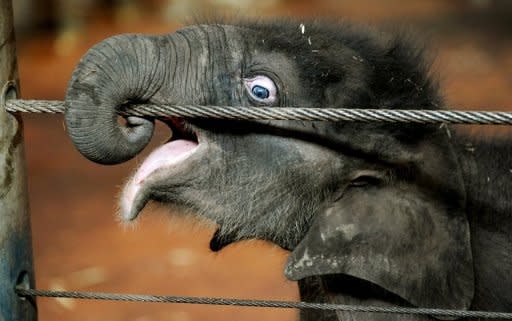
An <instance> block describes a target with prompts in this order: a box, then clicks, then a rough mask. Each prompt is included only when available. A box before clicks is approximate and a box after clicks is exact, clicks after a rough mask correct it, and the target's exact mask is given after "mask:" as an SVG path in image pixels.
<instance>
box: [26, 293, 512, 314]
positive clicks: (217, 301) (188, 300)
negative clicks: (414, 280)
mask: <svg viewBox="0 0 512 321" xmlns="http://www.w3.org/2000/svg"><path fill="white" fill-rule="evenodd" d="M16 292H17V293H18V295H20V296H24V297H35V296H40V297H52V298H69V299H86V300H109V301H130V302H153V303H183V304H208V305H228V306H245V307H261V308H284V309H316V310H337V311H345V312H366V313H388V314H409V315H429V316H434V317H457V318H461V317H465V318H485V319H506V320H512V313H508V312H487V311H466V310H447V309H425V308H403V307H380V306H360V305H345V304H331V303H310V302H294V301H272V300H245V299H226V298H210V297H185V296H166V295H140V294H117V293H98V292H67V291H47V290H34V289H24V288H16Z"/></svg>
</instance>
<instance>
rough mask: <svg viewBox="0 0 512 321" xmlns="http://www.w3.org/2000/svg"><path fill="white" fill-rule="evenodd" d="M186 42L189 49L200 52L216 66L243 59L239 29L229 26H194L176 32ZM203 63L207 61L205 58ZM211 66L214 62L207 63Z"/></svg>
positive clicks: (237, 62)
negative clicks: (195, 49) (198, 48)
mask: <svg viewBox="0 0 512 321" xmlns="http://www.w3.org/2000/svg"><path fill="white" fill-rule="evenodd" d="M176 33H177V34H180V35H182V36H183V37H185V38H186V39H187V41H188V45H189V46H190V47H200V50H201V51H202V52H203V53H204V54H205V55H206V56H205V57H209V58H210V59H213V60H214V61H217V64H219V65H221V64H228V63H230V62H231V63H235V64H236V65H238V64H239V62H240V61H241V60H242V57H243V49H244V48H243V47H244V46H243V41H242V33H241V30H240V28H238V27H236V26H231V25H206V24H203V25H194V26H189V27H185V28H182V29H180V30H178V31H176ZM220 58H222V59H220ZM205 62H207V59H206V58H205ZM209 63H210V64H212V66H213V65H214V62H212V61H209Z"/></svg>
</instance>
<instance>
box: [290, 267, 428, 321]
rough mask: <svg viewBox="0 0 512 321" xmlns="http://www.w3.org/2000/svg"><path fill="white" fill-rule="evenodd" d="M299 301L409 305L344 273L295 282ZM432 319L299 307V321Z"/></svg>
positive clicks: (374, 286) (401, 320) (415, 320)
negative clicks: (300, 308)
mask: <svg viewBox="0 0 512 321" xmlns="http://www.w3.org/2000/svg"><path fill="white" fill-rule="evenodd" d="M299 291H300V295H301V300H302V301H305V302H316V303H330V304H342V305H358V306H382V307H392V306H405V307H409V306H410V305H409V304H408V303H407V302H405V301H404V300H403V299H401V298H399V297H398V296H396V295H394V294H392V293H390V292H388V291H386V290H384V289H382V288H380V287H378V286H376V285H374V284H372V283H369V282H366V281H364V280H360V279H356V278H352V277H348V276H344V275H325V276H314V277H308V278H305V279H302V280H300V281H299ZM390 319H392V320H397V321H405V320H408V321H433V320H435V319H433V318H430V317H428V316H416V315H401V314H396V315H393V316H392V317H390V315H389V314H385V313H366V312H346V311H330V310H302V311H301V314H300V320H301V321H313V320H314V321H338V320H339V321H347V320H350V321H368V320H371V321H385V320H386V321H387V320H390Z"/></svg>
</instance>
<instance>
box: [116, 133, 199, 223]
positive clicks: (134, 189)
mask: <svg viewBox="0 0 512 321" xmlns="http://www.w3.org/2000/svg"><path fill="white" fill-rule="evenodd" d="M197 146H198V144H197V142H193V141H189V140H182V139H179V140H175V141H172V142H170V143H167V144H165V145H163V146H161V147H159V148H157V149H156V150H154V151H153V152H152V153H151V154H150V155H149V156H148V158H146V160H145V161H144V163H142V165H141V166H140V167H139V169H138V170H137V172H136V173H135V175H134V176H133V177H132V179H130V181H129V182H128V184H127V185H126V187H125V189H124V191H123V194H122V197H121V215H122V217H123V219H125V220H133V219H134V218H135V217H136V216H137V214H138V213H137V212H136V211H134V208H133V205H134V201H135V198H136V197H137V194H138V192H139V190H140V187H141V186H142V184H143V183H144V180H146V179H147V178H148V177H149V176H151V174H152V173H153V172H154V171H156V170H157V169H159V168H163V167H167V166H171V165H173V164H176V163H178V162H180V161H182V160H184V159H185V158H187V157H188V156H189V155H191V154H192V153H193V152H194V150H195V149H196V148H197Z"/></svg>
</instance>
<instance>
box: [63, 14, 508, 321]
mask: <svg viewBox="0 0 512 321" xmlns="http://www.w3.org/2000/svg"><path fill="white" fill-rule="evenodd" d="M130 102H134V103H144V102H147V103H156V104H159V103H166V104H198V105H230V106H253V107H254V108H258V107H261V106H274V107H281V106H309V107H316V108H324V107H330V108H365V107H368V106H372V107H382V108H389V109H400V108H425V109H438V108H442V106H443V99H442V97H441V96H440V94H439V90H438V87H437V85H436V83H435V81H433V80H432V78H431V77H430V76H429V73H428V64H427V63H426V62H425V60H424V59H423V56H422V52H421V50H418V49H417V47H415V46H414V45H411V43H409V41H407V40H406V39H404V37H403V36H392V35H384V34H381V33H377V32H375V31H372V30H369V29H366V28H363V27H360V26H357V27H355V26H350V25H345V24H330V23H322V22H307V23H300V22H295V21H277V22H258V23H255V22H243V23H238V24H220V23H211V24H205V25H195V26H189V27H186V28H184V29H181V30H178V31H177V32H175V33H173V34H169V35H163V36H143V35H120V36H116V37H113V38H110V39H107V40H105V41H103V42H101V43H99V44H98V45H96V46H95V47H93V48H92V49H90V50H89V52H88V53H87V54H86V55H85V56H84V57H83V58H82V60H81V62H80V64H79V65H78V67H77V68H76V70H75V72H74V74H73V77H72V79H71V82H70V84H69V89H68V92H67V97H66V104H67V111H66V124H67V129H68V131H69V134H70V136H71V138H72V140H73V142H74V144H75V146H76V147H77V148H78V150H79V151H80V152H81V153H82V154H84V155H85V156H86V157H87V158H89V159H91V160H93V161H95V162H99V163H103V164H116V163H120V162H124V161H126V160H128V159H130V158H132V157H133V156H134V155H136V154H137V153H139V151H141V150H142V149H143V148H144V147H145V146H146V144H147V143H148V141H149V140H150V138H151V136H152V131H153V125H154V123H153V120H152V119H146V118H138V117H128V118H127V119H126V124H124V125H123V124H120V123H119V122H118V121H117V116H116V111H117V110H119V109H121V108H122V106H123V105H125V104H126V103H130ZM165 121H166V122H167V123H168V125H169V126H170V127H171V129H172V132H173V134H172V137H171V139H170V140H169V141H168V142H167V143H165V144H164V145H162V146H161V147H159V148H158V149H156V150H155V151H154V152H153V153H152V154H151V155H150V156H149V157H148V158H147V159H146V160H145V162H144V163H143V164H142V165H141V166H140V168H139V169H138V170H137V171H136V173H135V174H134V175H133V177H132V178H131V179H130V180H129V182H128V184H127V185H126V187H125V188H124V191H123V194H122V197H121V205H120V208H121V215H122V217H123V219H125V220H133V219H135V218H136V217H137V215H138V213H139V212H140V211H141V210H142V208H143V207H144V205H145V204H146V203H147V202H148V201H149V200H155V201H159V202H163V203H166V204H169V205H170V206H173V207H177V208H179V209H183V210H184V212H185V213H189V214H187V215H195V216H197V217H200V218H202V219H206V220H209V221H212V222H214V223H215V224H217V226H218V230H217V232H216V233H215V236H214V237H213V239H212V241H211V248H212V250H215V251H217V250H220V249H221V248H222V247H224V246H226V245H227V244H230V243H232V242H236V241H239V240H244V239H254V238H257V239H264V240H268V241H271V242H273V243H275V244H277V245H279V246H281V247H283V248H284V249H287V250H289V251H291V255H290V257H289V259H288V262H287V265H286V268H285V271H284V273H285V275H286V276H287V277H288V278H289V279H291V280H298V281H299V287H300V292H301V297H302V299H303V300H307V301H316V302H330V303H341V304H368V305H382V306H414V307H435V308H447V309H475V310H495V311H509V312H510V311H512V277H511V276H510V275H511V273H512V233H510V230H511V228H512V214H511V213H512V206H511V201H510V200H511V199H512V188H511V187H512V184H511V183H510V175H511V167H510V166H511V164H512V149H511V147H510V146H511V145H510V144H509V143H507V142H504V141H500V140H494V141H479V140H476V139H470V138H469V137H464V136H462V135H460V134H457V133H451V134H450V133H449V132H447V128H446V127H444V126H441V127H439V126H437V125H436V126H419V125H389V124H384V125H383V124H377V123H344V122H302V121H265V122H263V121H242V120H241V121H221V120H208V119H187V120H182V119H178V118H169V119H167V120H165ZM301 318H302V320H388V319H389V318H390V316H389V315H382V314H376V313H373V314H372V313H370V314H365V313H349V312H333V311H329V312H315V311H304V312H303V313H302V315H301ZM392 319H393V320H432V318H431V317H428V316H403V315H394V316H392Z"/></svg>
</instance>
